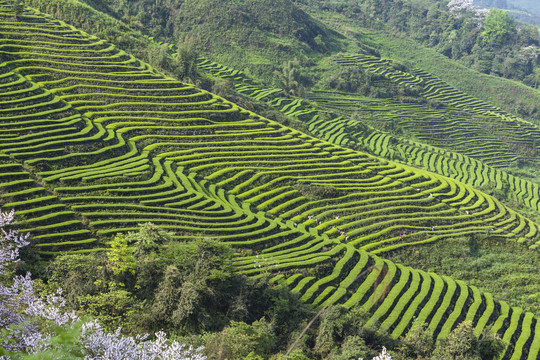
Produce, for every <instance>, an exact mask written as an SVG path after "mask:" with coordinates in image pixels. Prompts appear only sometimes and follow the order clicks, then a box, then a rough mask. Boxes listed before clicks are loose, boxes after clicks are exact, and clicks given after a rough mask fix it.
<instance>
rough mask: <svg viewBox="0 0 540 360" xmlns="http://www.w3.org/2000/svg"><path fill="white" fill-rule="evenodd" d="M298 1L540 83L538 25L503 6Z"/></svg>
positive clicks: (465, 60)
mask: <svg viewBox="0 0 540 360" xmlns="http://www.w3.org/2000/svg"><path fill="white" fill-rule="evenodd" d="M299 2H300V3H304V4H306V5H309V6H310V7H317V8H318V9H319V11H331V12H337V13H340V14H344V15H346V16H348V17H349V18H351V19H354V21H355V22H356V23H359V24H363V25H364V26H367V27H373V28H378V29H387V30H391V31H393V32H394V33H395V34H400V35H401V36H403V37H408V38H412V39H414V40H415V41H417V42H420V43H422V44H423V45H425V46H428V47H433V48H435V49H436V50H437V51H438V52H440V53H441V54H443V55H445V56H447V57H449V58H452V59H455V60H459V61H460V62H461V63H462V64H464V65H466V66H469V67H472V68H474V69H476V70H478V71H480V72H483V73H487V74H495V75H498V76H502V77H505V78H511V79H518V80H520V81H523V82H524V83H525V84H527V85H529V86H532V87H538V83H540V78H539V76H540V70H538V68H539V58H538V53H539V33H538V28H537V27H535V26H533V25H524V24H517V23H516V22H515V21H514V20H513V19H511V18H510V17H509V15H508V13H507V12H505V11H502V10H498V9H492V10H491V11H490V12H489V14H487V15H485V14H482V13H479V12H478V11H477V10H475V9H474V8H469V7H464V6H461V5H459V4H461V3H467V2H466V1H459V0H455V1H451V2H450V3H448V2H447V1H435V2H429V3H428V4H429V5H426V4H425V3H423V2H403V1H387V0H369V1H363V2H358V3H356V2H346V1H335V2H322V3H321V2H316V1H313V2H311V1H309V0H301V1H299ZM452 3H456V5H454V6H451V5H452ZM447 5H448V6H447ZM453 9H454V10H453Z"/></svg>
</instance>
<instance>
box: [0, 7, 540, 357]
mask: <svg viewBox="0 0 540 360" xmlns="http://www.w3.org/2000/svg"><path fill="white" fill-rule="evenodd" d="M0 4H2V5H3V6H0V19H2V24H3V27H1V28H0V36H1V37H3V38H4V39H6V38H8V37H9V39H10V41H11V40H12V41H13V42H14V43H17V42H18V41H19V40H24V41H27V42H28V43H27V45H29V46H31V47H32V51H31V52H29V53H28V51H27V50H24V51H10V52H11V53H10V54H7V55H9V58H8V59H5V58H4V57H3V59H5V61H3V62H2V63H1V64H0V89H1V90H0V91H2V93H3V94H4V95H5V96H4V97H3V98H2V108H1V109H0V117H1V119H0V120H1V121H0V123H1V124H2V130H4V131H3V132H2V133H1V136H2V139H3V142H2V147H1V149H0V151H1V153H2V154H3V156H4V158H6V157H7V156H9V159H10V160H9V161H10V162H11V163H12V164H15V165H17V166H22V167H24V168H25V169H27V171H28V172H29V174H30V176H32V177H33V178H34V179H35V182H38V183H39V184H41V186H42V187H43V188H44V189H46V190H47V191H48V192H50V193H53V194H55V195H56V196H58V199H59V200H58V201H59V202H60V203H61V204H64V206H65V207H66V208H67V209H68V211H72V212H73V213H74V214H75V216H76V217H77V218H79V219H81V222H82V224H83V225H82V226H83V227H84V228H85V229H88V230H89V231H90V232H91V233H92V235H95V236H96V238H99V239H105V238H107V237H110V236H112V235H114V234H115V233H117V232H120V231H129V230H135V229H137V228H138V227H139V225H138V224H139V223H142V222H146V221H152V222H154V223H156V224H158V225H160V226H163V227H165V228H167V229H171V230H173V231H174V232H175V233H176V235H175V236H176V238H177V239H184V240H189V239H193V238H197V237H200V236H210V237H215V238H217V239H220V240H222V241H227V242H230V243H231V244H233V245H235V246H237V247H239V248H242V247H245V248H248V249H251V251H253V253H254V254H255V255H253V256H245V257H238V258H237V260H236V266H237V268H238V270H239V271H243V272H246V273H247V274H249V275H251V276H259V275H260V274H261V273H262V272H270V273H272V274H274V276H275V278H274V280H275V281H279V280H280V279H281V280H282V281H285V282H286V283H288V284H289V286H290V287H291V288H292V289H293V291H297V292H299V293H300V294H301V296H302V298H303V299H304V300H305V301H309V302H312V303H315V304H317V305H320V306H322V305H323V304H326V303H343V304H344V305H345V306H347V307H352V306H364V307H366V308H367V309H368V310H369V311H370V312H371V314H372V320H371V321H372V322H373V323H376V322H377V323H381V324H384V326H385V327H386V328H387V329H389V330H390V331H391V332H392V334H393V335H394V336H399V335H401V334H405V333H406V332H407V331H408V329H409V328H410V325H411V322H412V319H413V317H415V316H416V317H420V318H422V319H424V320H425V321H426V323H428V324H429V327H430V329H431V330H433V332H434V337H444V336H445V335H446V334H447V333H448V332H449V331H450V330H451V329H452V328H453V327H455V326H456V324H457V323H458V322H459V321H461V320H463V319H465V318H467V317H468V318H470V319H472V320H473V322H474V324H475V326H476V328H477V330H478V331H481V330H482V329H483V328H484V327H485V326H489V325H491V324H495V325H497V326H498V328H497V331H498V332H499V333H500V334H501V335H502V336H504V337H505V338H507V339H509V340H510V342H512V343H513V344H515V345H514V346H510V347H508V350H507V353H506V354H505V358H512V357H514V358H515V357H518V358H523V359H532V358H534V357H535V356H536V355H537V349H536V348H535V346H534V345H532V344H535V343H537V342H538V337H539V336H540V335H539V333H538V331H536V326H537V323H538V321H537V320H536V319H534V318H532V317H531V316H530V315H528V314H521V311H520V310H519V309H513V308H509V307H508V306H507V305H506V304H505V303H498V302H493V301H491V302H490V299H491V297H490V296H489V295H488V294H479V293H478V292H474V289H473V288H469V287H466V286H465V285H464V284H462V283H460V282H455V281H454V280H452V279H449V278H441V277H439V276H437V275H435V274H426V273H423V272H421V271H418V270H414V269H407V268H404V267H402V266H399V265H396V264H393V263H391V262H389V261H386V260H383V259H381V258H379V257H377V256H376V255H374V254H373V253H376V252H383V251H387V250H389V249H392V248H395V247H399V246H405V245H407V244H412V243H422V242H427V241H434V240H436V239H444V238H445V237H448V236H459V235H460V234H474V233H485V232H486V231H490V232H492V234H493V236H502V237H507V238H509V239H510V240H512V239H514V240H517V239H518V238H520V237H523V238H524V239H526V240H525V241H528V242H531V241H534V240H533V239H534V238H535V236H536V234H537V232H538V226H537V225H536V224H533V223H531V222H529V221H527V220H526V219H525V218H523V217H521V216H520V215H518V214H516V213H514V212H512V211H511V210H509V209H507V208H505V207H504V206H502V205H501V204H500V203H498V202H497V201H496V200H494V199H492V198H491V197H488V196H486V195H484V194H483V193H481V192H478V191H476V190H474V189H472V188H470V187H468V186H467V185H463V184H461V183H458V182H455V181H453V180H450V179H448V178H445V177H443V176H439V175H435V174H431V173H427V172H423V171H419V170H416V169H413V168H409V167H407V166H402V165H397V164H394V163H391V162H386V161H382V160H379V159H377V158H374V157H372V156H369V155H366V154H362V153H359V152H356V151H353V150H350V149H344V148H341V147H339V146H336V145H333V144H331V143H328V142H325V141H321V140H318V139H315V138H312V137H309V136H307V135H305V134H302V133H299V132H296V131H294V130H291V129H288V128H286V127H283V126H281V125H280V124H277V123H275V122H273V121H271V120H268V119H265V118H262V117H260V116H257V115H256V114H253V113H250V112H248V111H246V110H243V109H241V108H239V107H237V106H236V105H234V104H231V103H229V102H227V101H225V100H224V99H221V98H219V97H217V96H214V95H212V94H209V93H207V92H205V91H203V90H199V89H196V88H194V87H192V86H190V85H186V84H183V83H180V82H178V81H176V80H174V79H171V78H167V77H165V76H163V75H161V74H159V73H158V72H156V71H155V70H153V69H152V68H151V67H149V66H148V65H147V64H144V63H142V62H140V61H138V60H137V59H134V58H132V57H131V56H130V55H127V54H124V53H122V52H121V51H117V50H115V49H114V48H111V46H110V45H109V44H105V43H102V42H101V43H100V40H99V39H96V38H94V37H91V36H87V35H86V34H83V33H81V32H78V31H76V30H75V29H73V28H71V27H69V26H67V25H65V24H63V23H62V22H58V21H49V20H47V19H46V18H44V17H42V16H40V14H38V13H35V14H33V15H29V16H27V17H25V21H21V22H16V21H10V19H11V17H12V16H13V14H12V13H10V11H11V9H10V6H9V5H8V6H6V5H5V4H7V3H6V2H5V1H4V2H1V3H0ZM30 34H31V35H30ZM53 36H56V37H57V38H54V37H53ZM70 43H73V46H69V44H70ZM84 44H87V45H88V49H92V50H93V49H95V50H97V51H96V52H93V51H88V52H86V53H80V52H79V50H81V45H82V46H83V47H84ZM99 50H102V51H99ZM69 57H72V58H73V61H67V59H68V58H69ZM6 163H7V164H9V162H6ZM13 169H14V171H11V170H9V169H6V170H9V171H10V172H18V170H17V168H16V167H14V168H13ZM6 173H7V172H6ZM21 176H22V175H21ZM23 187H24V186H23ZM24 190H25V189H23V191H24ZM9 191H10V192H12V193H14V192H15V190H9ZM36 201H39V200H36ZM56 212H57V211H56V210H51V211H50V214H55V213H56ZM38 215H39V214H29V215H28V217H27V218H26V221H30V220H32V219H34V218H37V217H38ZM56 216H57V217H58V218H60V219H62V215H56ZM21 225H24V222H21ZM27 228H28V230H30V231H33V229H32V225H27ZM338 228H339V232H338ZM399 232H401V233H402V234H401V235H399V236H398V234H399ZM405 232H406V235H405V236H403V235H404V233H405ZM51 234H54V232H52V233H51ZM58 245H59V247H58V248H55V247H54V244H53V243H52V242H50V243H49V251H58V250H64V249H65V247H61V246H60V245H62V244H61V242H59V244H58ZM62 246H63V245H62ZM79 246H80V244H79ZM362 248H364V249H369V250H371V251H372V252H373V253H368V252H366V251H364V250H362ZM77 249H78V248H77ZM328 268H330V270H325V271H323V269H328ZM318 273H323V275H320V276H316V277H312V276H313V275H310V274H318ZM386 294H391V296H386ZM405 295H406V296H405ZM440 298H442V299H443V300H442V301H439V299H440ZM454 299H457V302H456V301H453V300H454ZM424 300H425V301H424ZM469 303H473V304H474V305H475V306H472V307H467V306H464V305H465V304H469ZM473 308H474V309H476V310H475V312H474V313H473V312H472V309H473ZM505 319H510V320H511V321H505ZM499 324H500V326H499ZM514 339H515V340H516V341H514Z"/></svg>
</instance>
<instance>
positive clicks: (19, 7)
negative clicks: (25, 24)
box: [13, 0, 24, 20]
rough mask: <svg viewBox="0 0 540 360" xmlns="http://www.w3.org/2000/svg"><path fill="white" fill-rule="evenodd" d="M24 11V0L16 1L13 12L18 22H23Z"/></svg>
mask: <svg viewBox="0 0 540 360" xmlns="http://www.w3.org/2000/svg"><path fill="white" fill-rule="evenodd" d="M23 11H24V0H14V1H13V12H14V13H15V18H16V19H17V20H21V16H22V13H23Z"/></svg>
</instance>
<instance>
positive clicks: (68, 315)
mask: <svg viewBox="0 0 540 360" xmlns="http://www.w3.org/2000/svg"><path fill="white" fill-rule="evenodd" d="M14 224H15V216H14V211H11V212H0V230H1V231H0V274H1V275H7V273H8V269H9V267H10V266H11V265H12V264H13V263H15V262H17V261H18V260H19V249H20V248H21V247H23V246H26V245H28V243H29V242H28V237H29V235H28V234H21V233H19V232H18V231H16V230H13V229H10V228H11V227H12V225H14ZM64 306H65V301H64V299H63V297H62V290H61V289H58V290H57V292H56V293H55V294H51V295H48V296H47V297H46V298H45V299H42V298H40V297H38V296H37V295H36V294H35V291H34V281H33V280H32V278H31V274H30V273H27V274H26V275H24V276H20V275H19V276H15V277H14V278H13V279H12V280H11V283H10V284H8V285H6V284H2V283H0V331H1V333H0V359H2V360H5V359H10V358H11V357H16V358H21V356H22V355H23V354H28V355H30V356H31V355H35V356H37V358H46V357H47V356H46V355H45V354H46V353H52V354H54V355H53V356H54V358H55V359H59V358H71V359H72V358H81V359H88V360H123V359H125V360H127V359H141V360H158V359H160V360H165V359H167V360H169V359H170V360H188V359H189V360H203V359H206V357H205V356H204V355H202V354H201V350H202V348H198V349H194V348H193V347H191V346H189V347H188V346H186V345H184V344H180V343H178V342H177V341H172V342H169V341H167V336H166V334H165V333H164V332H157V333H156V334H155V339H154V340H147V338H148V335H142V336H141V335H139V336H135V337H130V336H123V335H122V334H121V333H120V329H117V330H116V332H114V333H108V332H106V331H105V330H104V329H103V327H102V326H101V325H100V324H99V323H98V322H97V321H96V320H92V321H86V322H85V321H82V320H81V319H80V318H78V317H77V316H76V315H75V313H74V312H67V311H65V310H63V307H64ZM62 334H63V335H65V334H71V335H74V336H71V339H72V343H68V344H66V343H65V341H64V342H61V341H60V342H58V341H53V340H54V339H55V338H56V337H59V336H61V335H62ZM68 338H70V337H68ZM40 354H42V355H40ZM34 358H35V357H34Z"/></svg>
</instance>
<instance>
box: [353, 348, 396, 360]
mask: <svg viewBox="0 0 540 360" xmlns="http://www.w3.org/2000/svg"><path fill="white" fill-rule="evenodd" d="M358 360H363V359H361V358H359V359H358ZM371 360H392V358H391V357H390V354H388V353H387V352H386V348H385V347H384V346H383V348H382V351H381V353H380V354H379V355H377V356H375V357H374V358H373V359H371Z"/></svg>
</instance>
